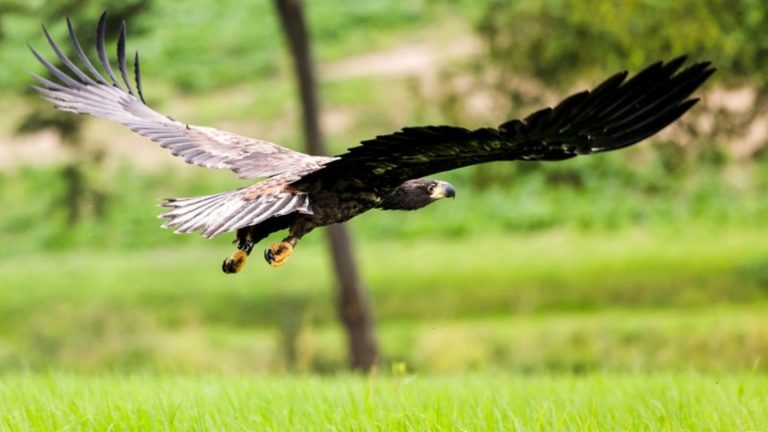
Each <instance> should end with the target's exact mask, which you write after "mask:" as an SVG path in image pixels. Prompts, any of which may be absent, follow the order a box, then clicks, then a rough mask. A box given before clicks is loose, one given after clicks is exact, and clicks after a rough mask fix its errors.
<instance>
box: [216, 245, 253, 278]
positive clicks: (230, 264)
mask: <svg viewBox="0 0 768 432" xmlns="http://www.w3.org/2000/svg"><path fill="white" fill-rule="evenodd" d="M246 261H248V254H247V253H245V252H243V251H241V250H238V251H236V252H235V253H233V254H232V255H230V256H229V258H227V259H225V260H224V262H223V263H222V264H221V270H222V271H223V272H224V273H238V272H239V271H240V270H242V269H243V267H245V262H246Z"/></svg>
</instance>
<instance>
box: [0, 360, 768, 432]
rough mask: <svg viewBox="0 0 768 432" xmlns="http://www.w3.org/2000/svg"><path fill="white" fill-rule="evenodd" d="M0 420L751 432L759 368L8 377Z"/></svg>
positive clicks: (761, 383)
mask: <svg viewBox="0 0 768 432" xmlns="http://www.w3.org/2000/svg"><path fill="white" fill-rule="evenodd" d="M0 425H2V426H3V427H4V430H8V431H27V430H29V431H32V430H35V431H39V430H51V431H52V430H100V431H103V430H111V431H130V430H158V431H160V430H163V431H175V430H179V431H204V430H228V431H246V430H260V431H262V430H264V431H272V430H274V431H288V430H301V431H315V430H317V431H329V430H330V431H424V430H430V431H437V430H446V431H447V430H472V431H496V430H510V431H553V430H574V431H576V430H578V431H586V430H589V431H592V430H594V431H604V430H632V431H644V430H647V431H725V430H728V431H758V430H765V429H766V428H767V427H768V378H766V377H765V376H761V375H698V374H656V375H645V374H638V375H611V374H595V375H585V376H567V375H564V376H560V375H551V376H512V375H500V376H491V375H468V376H456V377H450V378H448V377H422V376H407V375H406V376H400V377H355V376H332V377H316V376H295V377H261V376H207V377H182V376H170V377H169V376H152V375H136V376H129V377H121V376H111V375H107V376H76V375H60V374H51V375H20V376H19V375H11V376H5V377H3V379H2V381H0Z"/></svg>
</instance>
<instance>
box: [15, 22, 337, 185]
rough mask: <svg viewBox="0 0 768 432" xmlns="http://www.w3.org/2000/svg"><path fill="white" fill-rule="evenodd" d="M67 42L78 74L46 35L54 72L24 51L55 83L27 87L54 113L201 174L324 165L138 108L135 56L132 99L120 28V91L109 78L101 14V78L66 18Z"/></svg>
mask: <svg viewBox="0 0 768 432" xmlns="http://www.w3.org/2000/svg"><path fill="white" fill-rule="evenodd" d="M67 27H68V30H69V40H70V42H71V44H72V48H73V49H74V51H75V53H76V54H77V57H78V58H79V59H80V60H81V62H82V64H83V66H84V67H85V69H81V68H79V67H78V66H77V65H75V64H74V63H73V62H72V60H70V59H69V58H68V57H67V56H66V55H65V54H64V53H63V52H62V51H61V49H60V48H59V47H58V46H57V45H56V43H55V42H54V41H53V39H52V38H51V36H50V34H49V33H48V30H47V29H46V28H45V27H43V31H44V33H45V37H46V38H47V39H48V42H49V43H50V44H51V48H53V51H54V52H55V53H56V56H57V57H58V58H59V60H60V61H61V64H62V65H63V69H64V70H62V69H60V68H58V67H56V66H54V65H53V64H51V63H50V62H48V61H47V60H46V59H45V58H44V57H43V56H41V55H40V54H38V53H37V51H35V50H34V49H32V48H31V47H30V49H31V50H32V53H33V54H34V55H35V57H37V59H38V60H39V61H40V63H42V64H43V65H44V66H45V67H46V69H48V71H49V72H50V73H51V74H52V75H53V76H54V77H56V79H58V80H59V81H60V83H55V82H52V81H50V80H47V79H45V78H42V77H39V76H36V75H35V78H36V79H37V80H38V81H39V83H40V85H37V86H33V87H34V89H35V90H37V91H38V92H40V93H41V94H42V95H43V96H45V98H46V99H48V100H49V101H51V102H52V103H53V104H54V105H55V106H56V108H59V109H61V110H63V111H70V112H75V113H80V114H90V115H94V116H97V117H101V118H105V119H108V120H112V121H116V122H118V123H122V124H123V125H125V126H128V127H129V128H130V129H131V130H133V131H135V132H138V133H139V134H141V135H143V136H145V137H147V138H149V139H151V140H152V141H155V142H157V143H158V144H160V145H161V146H162V147H165V148H167V149H169V150H170V151H171V153H172V154H173V155H175V156H179V157H181V158H183V159H184V161H185V162H187V163H190V164H193V165H198V166H202V167H206V168H223V169H229V170H232V171H234V172H235V173H237V175H238V176H239V177H240V178H255V177H265V176H272V175H275V174H278V173H282V172H286V171H292V170H294V169H297V168H298V169H302V168H306V167H307V166H313V165H318V164H321V163H323V162H324V161H327V160H328V159H327V158H320V157H314V156H310V155H307V154H304V153H300V152H296V151H293V150H290V149H287V148H285V147H281V146H278V145H276V144H273V143H270V142H267V141H261V140H256V139H251V138H246V137H243V136H240V135H236V134H233V133H229V132H224V131H220V130H217V129H213V128H208V127H201V126H191V125H188V124H185V123H182V122H179V121H176V120H174V119H172V118H170V117H168V116H165V115H162V114H160V113H158V112H157V111H154V110H153V109H151V108H150V107H148V106H147V105H146V104H145V103H144V95H143V92H142V88H141V73H140V65H139V54H138V53H136V56H135V58H134V73H135V79H136V93H134V91H133V88H132V87H131V83H130V79H129V74H128V70H127V67H126V60H125V23H124V22H123V25H122V27H121V28H120V36H119V39H118V42H117V61H118V67H119V72H120V77H121V78H122V82H123V83H124V84H125V87H123V85H122V84H121V83H120V82H119V81H118V79H117V78H116V77H115V73H114V72H113V70H112V67H111V66H110V63H109V60H108V58H107V54H106V51H105V48H104V46H105V43H104V35H105V30H106V29H105V27H106V13H104V14H102V16H101V18H100V19H99V24H98V26H97V31H96V49H97V52H98V57H99V63H100V64H101V67H102V68H103V69H104V71H105V72H106V75H107V76H106V77H104V76H103V74H102V73H101V72H99V71H98V70H97V69H96V67H95V66H94V65H93V63H91V61H90V60H89V59H88V56H87V55H86V54H85V53H84V52H83V49H82V47H81V45H80V42H79V41H78V39H77V35H76V34H75V30H74V28H73V27H72V23H71V21H70V20H69V18H67Z"/></svg>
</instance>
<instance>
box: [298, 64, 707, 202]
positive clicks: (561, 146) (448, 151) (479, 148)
mask: <svg viewBox="0 0 768 432" xmlns="http://www.w3.org/2000/svg"><path fill="white" fill-rule="evenodd" d="M684 63H685V57H679V58H676V59H673V60H670V61H668V62H665V63H662V62H657V63H654V64H652V65H650V66H648V67H647V68H645V69H644V70H643V71H641V72H639V73H637V74H636V75H634V76H633V77H632V78H630V79H627V73H626V72H622V73H619V74H616V75H614V76H612V77H610V78H608V79H607V80H605V81H604V82H603V83H602V84H600V85H599V86H597V87H596V88H595V89H593V90H592V91H584V92H581V93H576V94H575V95H572V96H571V97H568V98H566V99H564V100H563V101H562V102H560V103H559V104H558V105H557V106H556V107H554V108H545V109H542V110H539V111H536V112H534V113H533V114H531V115H529V116H528V117H526V118H525V119H523V120H510V121H508V122H506V123H504V124H502V125H500V126H499V127H498V128H481V129H477V130H469V129H464V128H461V127H455V126H425V127H412V128H404V129H403V130H401V131H399V132H395V133H393V134H389V135H382V136H378V137H376V138H374V139H371V140H367V141H363V142H362V144H361V145H359V146H357V147H353V148H351V149H349V150H348V151H347V152H346V153H344V154H342V155H339V157H338V158H337V159H336V160H333V161H330V162H328V163H326V164H324V166H323V168H321V169H319V170H316V171H313V172H310V173H308V174H307V175H306V176H305V177H303V178H302V179H301V180H299V181H298V182H297V186H301V185H302V184H303V183H311V182H314V181H318V180H319V179H323V178H347V179H355V180H357V181H359V182H361V183H363V184H366V185H369V186H370V187H389V188H392V187H396V186H398V185H400V184H401V183H402V182H404V181H405V180H408V179H414V178H419V177H423V176H427V175H431V174H435V173H439V172H442V171H448V170H452V169H456V168H461V167H465V166H469V165H475V164H479V163H485V162H493V161H515V160H517V161H558V160H564V159H570V158H573V157H576V156H577V155H582V154H592V153H599V152H605V151H611V150H617V149H620V148H624V147H627V146H630V145H632V144H635V143H637V142H640V141H642V140H644V139H646V138H648V137H650V136H651V135H653V134H655V133H657V132H659V131H660V130H662V129H664V128H665V127H666V126H668V125H669V124H670V123H672V122H674V121H675V120H677V119H678V118H679V117H680V116H681V115H683V114H684V113H685V112H686V111H688V110H689V109H690V108H691V107H692V106H693V105H694V104H695V103H696V102H697V100H698V99H695V98H694V99H691V98H690V96H691V94H692V93H693V92H694V91H695V90H696V89H697V88H699V86H701V84H703V83H704V81H706V80H707V78H709V76H710V75H712V73H713V72H714V71H715V69H714V68H713V67H712V66H711V65H710V64H709V62H701V63H695V64H693V65H691V66H689V67H687V68H682V66H683V64H684ZM681 68H682V69H681Z"/></svg>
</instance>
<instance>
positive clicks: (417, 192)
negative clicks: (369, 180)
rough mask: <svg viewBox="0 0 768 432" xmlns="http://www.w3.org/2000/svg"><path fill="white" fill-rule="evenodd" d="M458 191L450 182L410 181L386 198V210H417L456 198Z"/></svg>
mask: <svg viewBox="0 0 768 432" xmlns="http://www.w3.org/2000/svg"><path fill="white" fill-rule="evenodd" d="M455 196H456V189H454V187H453V185H451V184H450V183H448V182H444V181H440V180H432V179H415V180H408V181H406V182H404V183H403V184H401V185H400V186H398V187H397V188H395V190H394V191H392V193H390V194H389V195H387V196H386V197H384V200H383V201H382V203H381V205H380V207H381V208H382V209H384V210H417V209H420V208H422V207H424V206H426V205H428V204H432V203H433V202H435V201H437V200H441V199H443V198H454V197H455Z"/></svg>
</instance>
